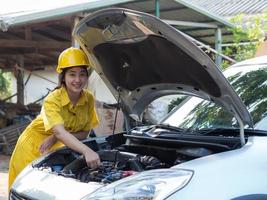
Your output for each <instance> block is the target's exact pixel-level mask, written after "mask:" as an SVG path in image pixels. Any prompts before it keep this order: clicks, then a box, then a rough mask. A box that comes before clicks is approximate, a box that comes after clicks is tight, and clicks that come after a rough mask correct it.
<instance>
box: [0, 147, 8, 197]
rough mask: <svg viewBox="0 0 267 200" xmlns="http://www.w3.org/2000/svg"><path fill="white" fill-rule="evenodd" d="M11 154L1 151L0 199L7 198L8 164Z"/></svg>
mask: <svg viewBox="0 0 267 200" xmlns="http://www.w3.org/2000/svg"><path fill="white" fill-rule="evenodd" d="M9 159H10V156H6V155H3V154H2V153H1V152H0V200H7V199H8V195H7V179H8V164H9Z"/></svg>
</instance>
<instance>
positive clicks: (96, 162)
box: [84, 149, 100, 169]
mask: <svg viewBox="0 0 267 200" xmlns="http://www.w3.org/2000/svg"><path fill="white" fill-rule="evenodd" d="M84 158H85V161H86V163H87V165H88V167H90V168H91V169H96V168H97V167H99V166H100V157H99V155H98V154H97V153H96V152H94V151H93V150H91V149H88V151H86V152H85V153H84Z"/></svg>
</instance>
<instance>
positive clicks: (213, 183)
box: [9, 8, 267, 200]
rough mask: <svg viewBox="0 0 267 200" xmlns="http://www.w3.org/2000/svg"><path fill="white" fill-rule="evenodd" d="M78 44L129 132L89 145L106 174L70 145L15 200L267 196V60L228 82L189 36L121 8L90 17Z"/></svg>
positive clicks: (230, 72) (28, 175)
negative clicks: (153, 106) (158, 107)
mask: <svg viewBox="0 0 267 200" xmlns="http://www.w3.org/2000/svg"><path fill="white" fill-rule="evenodd" d="M74 37H75V38H76V39H77V41H78V42H79V44H80V46H81V47H82V48H83V50H84V51H85V52H86V54H87V55H88V56H89V57H90V58H91V60H93V63H92V64H93V66H94V68H95V70H96V72H97V73H98V74H99V75H100V76H101V78H102V79H103V81H104V82H105V83H106V85H107V86H108V88H109V89H110V90H111V92H112V93H113V94H114V96H115V97H116V98H117V99H118V102H119V103H118V104H119V106H120V108H121V109H122V111H123V112H124V113H125V128H126V130H125V131H124V132H122V133H116V134H114V135H111V136H108V137H101V138H96V139H88V140H86V141H84V143H85V144H87V145H88V146H90V147H91V148H93V149H94V150H96V151H98V153H99V155H100V157H101V161H102V165H101V166H100V167H99V168H98V169H90V168H88V167H87V166H86V164H85V162H84V160H83V157H82V156H80V155H79V154H77V153H76V152H74V151H72V150H70V149H69V148H62V149H60V150H58V151H56V152H53V153H51V154H49V155H47V156H45V157H42V158H40V159H38V160H36V161H34V162H33V163H31V164H30V165H28V166H27V167H26V169H24V170H23V172H22V173H21V174H20V175H19V176H18V177H17V179H16V180H15V182H14V184H13V186H12V188H11V191H10V196H9V199H11V200H22V199H23V200H26V199H27V200H33V199H38V200H41V199H42V200H52V199H53V200H55V199H62V200H68V199H69V200H75V199H82V200H91V199H94V200H96V199H99V200H100V199H101V200H109V199H110V200H111V199H116V200H118V199H129V200H141V199H157V200H159V199H166V200H177V199H179V200H192V199H199V200H215V199H216V200H221V199H222V200H226V199H227V200H228V199H234V200H251V199H267V156H265V153H266V152H267V118H266V115H267V56H265V57H261V58H256V59H252V60H248V61H245V62H241V63H238V64H235V65H234V66H232V67H230V68H229V69H227V70H226V71H225V72H224V75H225V76H226V77H227V78H228V80H229V82H231V85H230V83H229V82H228V80H227V79H226V78H225V76H224V75H223V73H222V72H221V70H220V69H219V68H218V67H217V66H216V65H215V64H214V63H213V61H212V60H211V59H210V58H209V57H208V56H207V55H206V54H205V53H204V52H203V51H202V50H201V49H200V48H198V47H197V46H196V45H194V44H193V43H192V42H191V41H189V40H188V39H187V38H186V37H185V36H184V35H183V34H182V33H180V32H179V31H177V30H176V29H174V28H172V27H171V26H169V25H167V24H166V23H164V22H162V21H161V20H160V19H158V18H156V17H154V16H151V15H148V14H145V13H140V12H136V11H131V10H126V9H119V8H113V9H106V10H101V11H98V12H95V13H93V14H91V15H89V16H88V17H86V18H84V19H83V20H82V21H81V22H80V23H79V24H78V25H77V26H76V27H75V30H74ZM234 89H235V90H234ZM235 91H236V92H237V93H238V94H239V96H240V97H241V98H240V97H239V96H238V95H237V93H236V92H235ZM173 94H180V95H183V96H182V97H183V99H184V100H183V101H182V102H181V103H180V104H178V105H177V107H176V108H174V109H173V110H172V111H171V113H170V114H169V115H168V116H167V117H166V118H165V119H163V120H162V121H161V123H159V124H152V125H142V126H141V125H140V124H142V123H143V122H144V121H143V116H144V110H146V108H147V106H148V105H149V104H150V103H151V102H152V101H153V100H155V99H157V98H159V97H162V96H166V95H173ZM241 99H242V100H241ZM242 101H243V102H244V103H245V104H244V103H243V102H242ZM136 124H139V125H140V126H136V127H134V125H136Z"/></svg>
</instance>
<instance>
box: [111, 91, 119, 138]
mask: <svg viewBox="0 0 267 200" xmlns="http://www.w3.org/2000/svg"><path fill="white" fill-rule="evenodd" d="M117 91H118V93H119V95H118V99H117V106H116V112H115V119H114V124H113V130H112V135H114V134H115V129H116V124H117V118H118V110H119V105H120V100H121V90H120V88H119V87H118V88H117Z"/></svg>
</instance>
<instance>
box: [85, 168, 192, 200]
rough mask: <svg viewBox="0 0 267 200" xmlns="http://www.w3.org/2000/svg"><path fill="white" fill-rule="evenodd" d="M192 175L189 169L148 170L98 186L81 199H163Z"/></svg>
mask: <svg viewBox="0 0 267 200" xmlns="http://www.w3.org/2000/svg"><path fill="white" fill-rule="evenodd" d="M192 176H193V171H190V170H182V169H157V170H150V171H146V172H142V173H138V174H135V175H133V176H130V177H127V178H124V179H121V180H119V181H116V182H114V183H111V184H109V185H107V186H105V187H102V188H99V189H98V190H96V191H95V192H93V193H91V194H89V195H87V196H85V197H84V198H83V200H92V199H94V200H97V199H101V200H112V199H116V200H120V199H146V200H149V199H163V198H166V197H167V196H169V195H170V194H172V193H173V192H175V191H177V190H179V189H181V188H183V187H184V186H185V185H186V184H187V183H188V182H189V181H190V179H191V177H192Z"/></svg>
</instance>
